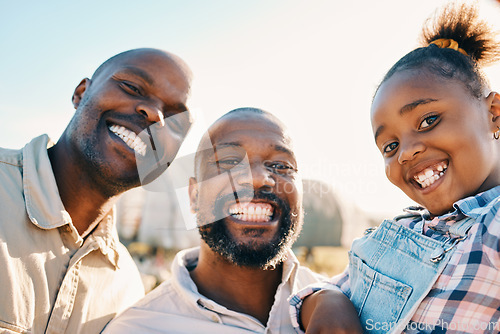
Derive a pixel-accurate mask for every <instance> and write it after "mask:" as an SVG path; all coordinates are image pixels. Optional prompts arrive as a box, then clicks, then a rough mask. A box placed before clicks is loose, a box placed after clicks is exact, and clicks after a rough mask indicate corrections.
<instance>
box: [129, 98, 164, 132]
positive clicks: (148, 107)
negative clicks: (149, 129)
mask: <svg viewBox="0 0 500 334" xmlns="http://www.w3.org/2000/svg"><path fill="white" fill-rule="evenodd" d="M135 110H136V112H138V113H139V114H141V115H143V116H145V117H146V119H147V120H148V121H149V122H151V123H157V122H158V123H159V125H160V126H164V125H165V120H164V118H163V111H162V109H161V108H160V106H158V105H157V104H156V103H154V102H145V101H144V102H141V103H139V104H137V106H136V109H135Z"/></svg>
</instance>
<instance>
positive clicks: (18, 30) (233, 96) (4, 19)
mask: <svg viewBox="0 0 500 334" xmlns="http://www.w3.org/2000/svg"><path fill="white" fill-rule="evenodd" d="M479 2H480V4H481V5H482V7H483V9H485V12H486V13H487V14H488V15H490V17H492V18H494V17H497V18H498V17H500V16H499V15H500V6H498V5H497V4H496V3H495V2H494V1H493V0H480V1H479ZM443 3H444V1H442V0H421V1H401V0H380V1H370V0H362V1H326V0H325V1H319V0H312V1H307V2H306V1H299V0H276V1H269V0H268V1H263V0H252V1H229V0H227V1H220V0H213V1H200V0H198V1H190V0H187V1H172V0H163V1H142V2H132V1H115V0H112V1H96V0H90V1H85V2H73V1H71V2H70V1H33V0H30V1H7V0H0V8H1V10H0V50H1V52H0V64H1V65H0V114H1V115H2V121H1V122H0V146H2V147H10V148H19V147H22V146H23V145H24V144H25V143H26V142H27V141H29V140H30V139H31V138H33V137H34V136H37V135H39V134H42V133H48V134H49V135H50V136H51V137H52V138H53V139H54V140H57V138H58V137H59V135H60V133H61V132H62V131H63V130H64V127H65V125H66V124H67V123H68V121H69V119H70V118H71V116H72V113H73V108H72V105H71V95H72V93H73V89H74V88H75V87H76V85H77V84H78V83H79V82H80V80H81V79H83V78H84V77H87V76H91V75H92V73H93V71H94V70H95V69H96V67H97V66H98V65H99V64H100V63H102V62H103V61H104V60H106V59H107V58H109V57H110V56H112V55H114V54H116V53H118V52H121V51H124V50H127V49H131V48H137V47H156V48H162V49H166V50H169V51H171V52H173V53H176V54H177V55H179V56H181V57H182V58H183V59H184V60H185V61H186V62H187V63H188V64H189V65H190V67H191V68H192V70H193V72H194V75H195V78H194V80H195V81H194V86H193V92H192V99H191V102H190V107H191V108H192V109H195V110H196V113H197V123H196V124H197V125H196V128H195V129H193V131H192V132H191V134H192V135H191V137H190V138H189V139H188V141H187V143H186V145H185V147H183V149H184V150H185V151H192V150H193V149H194V146H195V143H196V142H197V137H196V135H197V134H198V133H200V132H201V131H202V129H203V128H205V127H206V126H207V125H208V124H210V123H211V122H212V121H213V120H215V119H216V118H217V117H219V116H220V115H222V114H224V113H225V112H227V111H229V110H231V109H233V108H236V107H242V106H255V107H261V108H264V109H266V110H268V111H270V112H273V113H275V114H276V115H277V116H278V117H279V118H281V119H282V120H283V121H284V122H285V123H286V124H287V125H288V126H289V127H290V129H291V131H292V134H293V136H294V139H295V142H296V150H297V154H298V155H299V158H300V159H301V170H302V172H303V175H304V176H305V177H311V178H312V177H314V178H318V179H321V180H324V181H325V182H327V183H329V184H330V185H332V186H333V187H334V189H335V190H336V191H338V192H339V193H340V194H341V195H343V196H345V197H346V198H349V199H351V200H353V201H354V202H355V203H356V204H358V205H359V206H361V207H362V208H364V209H366V210H368V211H381V212H391V213H393V212H397V211H398V210H399V209H400V208H401V207H403V206H406V205H407V204H411V202H410V200H408V199H407V198H406V197H405V195H404V194H402V193H401V192H400V191H399V190H398V189H396V188H395V187H394V186H392V185H391V184H389V182H388V181H387V180H386V179H385V175H384V172H383V163H382V159H381V157H380V154H379V153H378V151H377V150H376V148H375V145H374V144H373V139H372V132H371V126H370V123H369V116H368V113H369V108H370V102H371V97H372V95H373V92H374V89H375V87H376V85H377V83H378V82H379V80H380V79H381V77H382V76H383V74H384V73H385V71H386V70H387V69H388V68H389V67H390V66H391V65H392V64H393V63H394V62H395V61H397V60H398V59H399V58H400V57H401V56H403V55H404V54H405V53H407V52H408V51H411V50H412V49H413V48H415V47H416V45H417V38H418V34H419V31H420V27H421V25H422V23H423V22H424V20H425V19H426V18H427V17H428V16H429V15H430V14H431V13H432V12H433V10H434V9H435V8H436V7H437V6H439V5H440V4H443ZM496 21H498V19H496ZM488 74H490V79H491V81H492V84H493V88H495V87H498V88H497V89H500V80H499V79H500V70H499V65H497V66H496V67H494V68H492V69H491V70H490V72H488Z"/></svg>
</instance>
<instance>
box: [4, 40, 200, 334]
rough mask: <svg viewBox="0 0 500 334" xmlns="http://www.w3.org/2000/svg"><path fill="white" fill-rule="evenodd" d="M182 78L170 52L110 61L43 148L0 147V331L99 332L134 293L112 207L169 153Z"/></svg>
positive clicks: (180, 112)
mask: <svg viewBox="0 0 500 334" xmlns="http://www.w3.org/2000/svg"><path fill="white" fill-rule="evenodd" d="M190 77H191V74H190V71H189V69H188V68H187V66H186V65H185V64H184V62H183V61H182V60H181V59H179V58H178V57H177V56H175V55H172V54H170V53H167V52H164V51H161V50H157V49H136V50H130V51H126V52H123V53H120V54H118V55H116V56H114V57H112V58H110V59H109V60H107V61H106V62H105V63H103V64H102V65H101V66H100V67H99V68H98V69H97V71H96V72H95V73H94V75H93V76H92V78H91V79H88V78H86V79H83V80H82V81H81V82H80V84H79V85H78V86H77V87H76V89H75V92H74V94H73V105H74V107H75V109H76V112H75V114H74V116H73V118H72V119H71V121H70V123H69V125H68V126H67V128H66V130H65V131H64V133H63V134H62V136H61V137H60V139H59V141H58V142H57V143H56V144H55V145H54V144H53V143H51V142H50V141H49V139H48V137H47V136H46V135H43V136H40V137H37V138H35V139H33V140H32V141H31V142H30V143H28V144H27V145H26V146H25V147H24V148H23V149H21V150H7V149H0V212H1V217H0V268H2V269H1V275H0V296H1V302H0V332H1V333H14V332H15V333H21V332H22V333H25V332H26V333H28V332H29V333H85V334H87V333H99V332H100V331H101V330H102V329H103V328H104V326H105V325H106V324H107V322H108V321H109V320H111V319H112V318H113V316H115V314H116V313H118V312H120V311H121V310H123V309H124V308H126V307H128V306H130V305H131V304H133V303H134V302H135V301H137V300H138V299H139V298H140V297H142V296H143V295H144V287H143V285H142V281H141V278H140V275H139V272H138V270H137V268H136V267H135V264H134V263H133V261H132V259H131V257H130V255H129V254H128V252H127V250H126V249H125V247H124V246H123V245H121V244H120V242H119V241H118V237H117V233H116V227H115V225H114V216H113V204H114V203H115V201H116V199H117V198H118V195H119V194H121V193H123V192H124V191H126V190H128V189H131V188H133V187H137V186H139V185H140V184H141V182H140V179H139V173H138V169H139V170H142V171H143V173H142V175H143V176H144V178H146V177H148V178H149V179H152V178H154V177H155V176H157V175H158V174H159V173H160V172H161V171H163V170H164V169H165V168H166V167H167V166H168V164H169V163H170V162H171V160H172V159H173V157H174V156H175V154H176V153H177V150H178V149H179V145H180V143H181V141H182V140H183V137H184V136H185V134H186V132H187V130H188V128H189V126H190V117H189V112H188V111H187V108H186V107H185V104H186V100H187V97H188V93H189V90H190ZM153 143H155V145H153ZM136 162H137V163H136Z"/></svg>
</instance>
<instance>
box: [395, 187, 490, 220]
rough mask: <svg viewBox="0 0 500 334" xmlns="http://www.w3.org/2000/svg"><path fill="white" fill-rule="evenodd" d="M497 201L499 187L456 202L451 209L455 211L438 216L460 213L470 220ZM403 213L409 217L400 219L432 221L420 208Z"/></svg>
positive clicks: (423, 209)
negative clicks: (409, 218) (412, 218)
mask: <svg viewBox="0 0 500 334" xmlns="http://www.w3.org/2000/svg"><path fill="white" fill-rule="evenodd" d="M498 201H500V186H496V187H494V188H491V189H490V190H486V191H484V192H482V193H479V194H477V195H474V196H470V197H466V198H463V199H460V200H458V201H456V202H455V203H453V208H454V209H455V210H454V211H453V212H449V213H445V214H443V215H441V216H439V218H440V219H443V218H447V217H448V216H452V215H457V213H462V214H464V215H466V216H468V217H471V218H477V217H478V216H480V215H482V214H483V213H484V212H485V211H488V209H489V208H490V207H491V206H492V205H494V204H495V203H497V202H498ZM404 211H405V212H407V213H409V215H408V216H405V215H402V216H401V217H402V218H408V217H415V218H416V217H419V216H421V217H422V218H423V219H424V220H431V219H432V218H431V215H430V214H429V211H428V210H427V209H425V208H424V207H421V206H410V207H408V208H406V209H404Z"/></svg>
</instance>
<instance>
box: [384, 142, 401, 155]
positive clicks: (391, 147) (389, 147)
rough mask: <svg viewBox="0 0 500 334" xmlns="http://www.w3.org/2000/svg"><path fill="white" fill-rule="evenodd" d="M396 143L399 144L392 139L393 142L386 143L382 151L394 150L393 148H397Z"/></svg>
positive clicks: (389, 151)
mask: <svg viewBox="0 0 500 334" xmlns="http://www.w3.org/2000/svg"><path fill="white" fill-rule="evenodd" d="M398 145H399V144H398V143H397V142H395V141H394V142H392V143H390V144H388V145H386V146H385V147H384V149H383V151H384V153H391V152H392V151H394V150H395V149H397V148H398Z"/></svg>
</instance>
